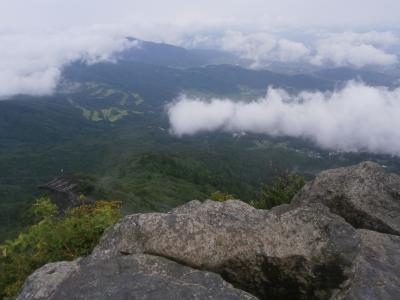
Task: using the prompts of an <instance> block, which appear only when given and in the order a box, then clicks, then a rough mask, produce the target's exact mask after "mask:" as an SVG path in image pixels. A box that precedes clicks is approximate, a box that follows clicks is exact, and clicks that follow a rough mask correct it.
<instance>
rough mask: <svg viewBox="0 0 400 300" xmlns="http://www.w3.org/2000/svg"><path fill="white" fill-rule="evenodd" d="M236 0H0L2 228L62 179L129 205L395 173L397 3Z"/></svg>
mask: <svg viewBox="0 0 400 300" xmlns="http://www.w3.org/2000/svg"><path fill="white" fill-rule="evenodd" d="M233 2H234V3H233ZM233 2H232V1H218V3H215V1H214V2H212V3H211V1H202V3H190V4H189V3H187V2H185V1H180V0H175V1H169V2H168V3H161V1H153V0H151V1H146V3H142V2H138V1H125V0H120V1H116V3H115V4H113V5H112V7H110V4H109V2H107V1H102V0H101V1H85V2H84V3H82V1H80V2H79V1H77V0H76V1H75V0H73V1H69V2H68V3H67V2H65V3H58V4H59V5H61V6H59V5H55V4H54V2H52V1H49V0H37V1H36V3H35V4H32V3H29V4H27V3H26V2H25V1H20V0H16V1H13V2H12V3H6V4H5V3H0V20H1V21H0V22H1V25H2V26H1V30H0V98H1V101H0V146H1V147H0V199H2V200H1V202H0V217H1V221H0V222H1V225H2V227H1V235H2V237H6V236H10V235H12V234H13V232H15V231H17V230H18V227H20V226H24V224H25V223H24V222H28V219H29V216H27V215H25V214H24V213H25V212H26V209H27V207H29V206H30V204H31V202H32V201H33V199H34V198H35V197H36V196H37V195H38V192H37V185H40V184H43V183H45V182H46V181H48V180H50V179H52V178H53V177H55V176H58V175H60V174H61V173H62V174H71V173H73V174H75V175H76V174H79V175H80V176H81V177H84V178H85V180H87V181H88V182H90V185H91V186H93V194H95V195H96V196H97V197H99V198H105V199H119V200H122V201H123V203H124V211H125V212H136V211H155V210H167V209H169V208H172V207H174V206H176V205H178V204H181V203H183V202H185V201H188V200H190V199H193V198H199V199H202V198H205V197H207V196H208V195H209V194H210V193H212V192H214V191H216V190H222V191H225V192H229V193H232V194H234V195H235V196H238V197H240V198H241V199H243V200H245V201H250V200H251V199H253V198H254V197H255V196H256V194H257V192H258V190H259V188H260V186H261V185H262V184H263V183H265V182H269V181H270V180H271V179H272V178H273V177H274V176H275V175H276V174H278V173H279V172H281V171H283V170H292V171H295V172H298V173H301V174H302V175H304V176H306V177H307V178H311V177H313V176H314V175H315V174H316V173H317V172H318V171H320V170H322V169H326V168H330V167H336V166H342V165H348V164H352V163H356V162H359V161H361V160H365V159H370V160H375V161H378V162H379V163H381V164H383V165H385V166H387V168H389V169H391V170H393V171H398V170H400V167H399V165H400V164H399V159H398V155H399V153H400V145H399V142H398V141H399V140H400V139H399V128H400V127H399V123H398V122H399V121H398V118H397V116H398V114H399V110H400V109H399V103H400V99H399V98H400V92H399V88H398V86H399V84H400V81H399V71H400V67H399V53H400V36H399V26H398V16H397V13H396V12H397V11H399V9H400V7H399V3H398V2H397V1H391V0H385V1H381V2H379V3H378V2H376V1H372V0H369V1H363V2H362V3H361V4H360V3H358V2H359V1H354V2H352V3H347V2H346V3H345V1H336V2H335V3H334V4H332V3H330V2H328V1H323V4H321V3H322V2H321V1H314V0H312V1H307V2H306V3H302V4H301V5H300V4H299V3H298V1H292V0H284V1H280V4H277V3H273V2H270V1H258V0H254V1H251V4H249V2H248V1H241V0H237V1H236V0H235V1H233ZM356 2H357V3H356ZM360 5H361V6H362V8H363V14H360V13H354V12H355V11H358V10H359V8H360ZM387 7H391V9H390V10H388V9H387ZM94 8H95V9H94ZM343 8H346V9H343ZM61 11H62V13H61ZM177 14H178V15H177ZM10 16H12V17H10ZM15 16H18V18H16V17H15ZM311 16H312V18H311ZM16 19H18V22H16V21H15V20H16ZM61 170H62V172H61ZM266 170H267V171H266Z"/></svg>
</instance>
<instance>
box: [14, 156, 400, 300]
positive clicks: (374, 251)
mask: <svg viewBox="0 0 400 300" xmlns="http://www.w3.org/2000/svg"><path fill="white" fill-rule="evenodd" d="M399 189H400V180H399V177H398V176H396V175H393V174H386V173H385V172H384V170H383V169H382V168H381V167H379V166H378V165H376V164H374V163H370V162H367V163H362V164H360V165H358V166H354V167H349V168H341V169H336V170H331V171H326V172H323V173H322V174H321V175H319V176H318V177H317V178H316V179H315V180H314V181H313V182H311V183H309V184H307V185H306V186H305V188H304V189H303V190H302V191H301V192H300V193H299V194H298V195H297V196H296V197H295V199H294V201H293V202H292V204H290V205H282V206H279V207H276V208H274V209H272V210H269V211H265V210H257V209H255V208H253V207H251V206H249V205H247V204H245V203H243V202H241V201H238V200H229V201H226V202H214V201H209V200H208V201H205V202H203V203H201V202H199V201H191V202H189V203H187V204H186V205H183V206H181V207H178V208H176V209H174V210H172V211H171V212H169V213H150V214H135V215H130V216H127V217H125V218H123V219H122V220H121V221H120V222H119V223H117V224H116V225H115V226H113V227H112V228H110V229H109V230H107V232H106V233H105V234H104V236H103V238H102V240H101V241H100V243H99V245H98V246H97V247H96V248H95V250H94V251H93V253H92V255H91V256H89V257H87V258H84V259H81V260H77V261H74V262H70V263H66V262H61V263H55V264H49V265H46V266H44V267H42V268H41V269H39V270H37V271H36V272H35V273H34V274H32V275H31V276H30V277H29V278H28V280H27V281H26V283H25V285H24V288H23V290H22V292H21V294H20V295H19V297H18V300H25V299H36V300H39V299H256V298H255V297H253V296H251V295H250V294H248V293H251V294H252V295H254V296H257V297H259V298H261V299H351V300H353V299H359V300H361V299H362V300H364V299H371V300H372V299H383V300H392V299H393V300H397V299H399V298H400V236H397V234H398V233H399V229H400V220H399V218H400V210H399ZM356 228H365V229H356ZM367 229H369V230H367ZM387 233H390V234H387ZM218 274H219V275H218ZM220 275H221V276H222V278H223V279H222V278H221V277H220ZM224 280H225V281H224ZM227 282H229V283H227ZM230 284H232V285H233V286H234V287H235V288H236V289H235V288H233V286H231V285H230ZM244 291H247V292H248V293H246V292H244Z"/></svg>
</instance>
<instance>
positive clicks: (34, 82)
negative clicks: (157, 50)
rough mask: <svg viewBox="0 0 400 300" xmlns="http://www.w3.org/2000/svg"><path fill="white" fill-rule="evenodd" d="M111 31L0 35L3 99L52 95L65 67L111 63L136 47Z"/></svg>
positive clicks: (0, 88)
mask: <svg viewBox="0 0 400 300" xmlns="http://www.w3.org/2000/svg"><path fill="white" fill-rule="evenodd" d="M108 30H109V29H106V28H103V27H98V26H97V27H96V26H94V27H90V28H75V29H68V30H63V31H47V32H31V31H22V32H18V31H17V32H8V33H0V98H4V97H7V96H12V95H15V94H30V95H46V94H51V93H52V92H53V91H54V89H55V88H56V86H57V84H58V82H59V80H60V77H61V73H62V68H63V66H65V65H66V64H68V63H71V62H73V61H76V60H81V61H84V62H86V63H94V62H97V61H105V60H112V59H113V54H114V53H115V52H118V51H121V50H123V49H125V48H127V47H133V46H135V44H134V43H132V42H128V41H127V40H126V39H125V38H124V37H123V36H121V34H120V33H118V34H117V33H115V32H112V31H108Z"/></svg>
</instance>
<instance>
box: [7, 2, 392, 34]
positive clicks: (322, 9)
mask: <svg viewBox="0 0 400 300" xmlns="http://www.w3.org/2000/svg"><path fill="white" fill-rule="evenodd" d="M399 14H400V1H398V0H335V1H332V0H302V1H300V0H280V1H276V0H271V1H269V0H201V1H188V0H169V1H163V0H146V1H136V0H113V1H109V0H68V1H65V0H29V1H26V0H1V1H0V22H1V23H0V24H1V27H2V28H4V27H5V26H6V27H25V26H27V27H29V28H32V27H66V26H67V27H69V26H78V25H79V26H80V25H93V24H102V23H106V24H108V23H117V22H121V21H122V22H133V23H135V22H142V23H150V22H152V23H154V22H156V23H159V22H160V23H161V22H165V23H173V24H176V23H178V24H185V23H200V24H216V23H230V24H236V25H246V23H250V24H251V23H259V24H265V26H272V27H273V26H274V25H275V26H289V27H292V28H294V27H295V26H299V27H302V28H304V27H309V26H324V27H325V26H328V27H340V28H347V29H354V28H361V27H362V28H367V29H378V28H379V29H380V28H385V27H386V28H388V27H399V16H400V15H399Z"/></svg>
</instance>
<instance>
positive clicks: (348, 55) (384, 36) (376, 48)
mask: <svg viewBox="0 0 400 300" xmlns="http://www.w3.org/2000/svg"><path fill="white" fill-rule="evenodd" d="M398 43H399V39H398V37H397V36H396V35H394V34H393V33H391V32H376V31H370V32H364V33H356V32H343V33H339V34H330V35H329V36H328V37H325V38H322V39H319V40H317V41H316V45H315V51H316V54H315V55H314V56H313V57H312V58H311V63H313V64H316V65H322V64H333V65H335V66H349V65H350V66H354V67H357V68H360V67H364V66H367V65H377V66H389V65H394V64H396V63H398V58H397V56H396V55H395V54H392V53H388V52H387V50H386V48H387V47H389V46H392V45H395V44H398Z"/></svg>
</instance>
